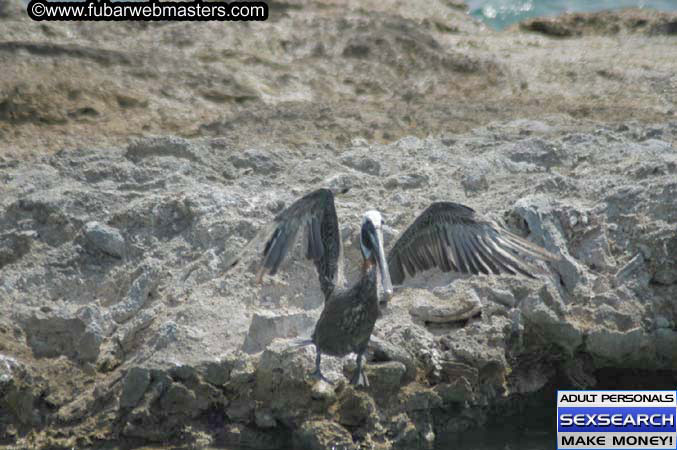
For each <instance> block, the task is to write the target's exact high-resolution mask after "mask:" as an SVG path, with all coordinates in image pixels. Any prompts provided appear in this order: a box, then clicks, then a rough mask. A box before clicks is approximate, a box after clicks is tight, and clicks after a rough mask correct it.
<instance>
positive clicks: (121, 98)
mask: <svg viewBox="0 0 677 450" xmlns="http://www.w3.org/2000/svg"><path fill="white" fill-rule="evenodd" d="M458 3H459V2H456V1H426V2H418V3H412V2H408V3H407V2H395V1H386V2H383V1H375V0H374V1H372V0H368V1H359V2H358V1H355V2H352V1H350V2H338V3H337V2H332V1H323V2H319V3H309V2H305V1H300V0H289V1H285V2H270V7H271V14H270V18H269V20H268V21H266V22H257V23H244V22H230V23H227V24H224V23H217V22H209V23H203V24H202V25H201V26H200V27H196V26H194V24H190V23H179V22H176V23H155V22H148V23H141V22H129V23H123V22H116V23H114V24H113V23H104V22H87V23H74V22H44V23H41V24H40V26H36V23H34V22H31V21H29V19H27V17H26V16H25V13H24V12H23V10H22V8H23V7H22V2H20V1H16V0H12V1H8V2H3V3H0V28H2V29H3V31H4V32H3V33H2V36H0V66H1V67H2V70H0V445H8V446H14V447H17V448H25V447H45V448H84V447H88V446H92V447H96V446H99V445H113V446H139V445H151V446H163V445H186V446H191V447H197V448H201V447H227V448H232V447H238V446H244V447H247V446H248V447H254V448H261V449H274V448H279V447H280V446H287V447H294V448H309V449H314V448H327V447H332V446H333V447H335V448H359V447H361V448H383V449H385V448H401V449H408V448H433V447H434V446H436V445H437V446H454V445H455V446H456V447H458V448H472V447H478V446H483V445H484V443H486V442H493V441H491V439H492V438H494V434H493V433H492V434H491V435H488V434H487V433H486V432H485V431H483V430H482V426H483V425H486V424H488V423H492V421H495V419H496V418H497V417H500V421H501V423H515V424H516V426H515V427H514V428H516V429H520V430H524V429H530V427H533V426H535V425H534V424H542V428H541V429H539V430H538V431H539V433H533V435H534V436H546V438H544V441H543V442H537V443H535V444H534V445H532V447H533V448H547V447H549V446H551V445H552V439H551V437H550V436H548V435H547V433H548V432H552V420H551V418H552V413H553V408H552V404H553V403H552V399H553V398H554V394H553V391H554V389H555V388H563V387H570V388H587V387H596V388H604V387H608V388H615V387H626V388H627V387H628V386H632V387H633V388H639V387H648V388H657V387H665V388H674V386H675V383H677V380H675V378H674V373H673V372H672V371H671V369H673V368H674V367H675V364H677V352H676V351H675V348H677V347H676V345H675V344H677V326H676V325H675V324H676V323H677V318H676V316H675V314H676V311H677V309H676V308H675V305H674V303H675V302H674V299H675V298H677V260H676V259H675V257H674V255H675V254H676V252H677V238H676V236H677V232H676V231H677V230H676V229H675V223H677V217H676V214H677V213H676V211H677V204H676V201H677V200H676V199H677V184H676V181H675V180H676V179H677V176H676V173H677V156H676V155H677V152H676V151H675V146H676V144H677V121H676V118H675V117H676V116H675V111H676V110H677V109H676V107H675V102H676V101H677V92H676V91H675V86H676V84H675V73H677V67H676V64H677V62H676V60H675V58H674V56H673V55H674V40H673V38H672V34H674V30H673V28H674V27H673V25H672V24H673V22H674V20H675V18H674V14H672V15H670V14H654V13H648V12H637V11H629V12H623V13H600V14H593V15H570V16H564V17H560V18H557V19H552V20H550V19H547V20H542V19H538V20H534V21H531V22H527V23H525V24H523V25H522V26H521V28H522V29H519V27H515V28H514V29H512V30H509V31H506V32H502V33H498V32H493V31H490V30H487V29H486V28H484V27H483V26H482V25H481V24H479V23H476V22H474V21H473V20H472V19H469V18H468V17H467V16H466V15H465V13H464V11H463V8H462V7H459V4H458ZM539 21H540V22H539ZM539 23H540V25H539ZM534 31H537V32H538V33H534ZM630 35H632V36H630ZM556 36H559V37H567V36H571V37H575V38H576V39H575V40H573V39H561V38H554V37H556ZM609 36H613V38H610V37H609ZM151 41H152V42H153V45H152V46H149V45H146V44H145V43H146V42H151ZM583 47H584V48H585V49H586V58H585V60H584V62H582V60H581V56H580V49H581V48H583ZM619 54H622V55H623V58H620V59H619V58H618V55H619ZM320 186H325V187H332V188H335V189H336V190H337V191H347V192H345V193H344V194H342V195H340V196H339V197H338V199H337V209H338V213H339V216H340V218H341V226H340V232H341V236H342V238H343V241H344V250H345V252H344V253H345V259H346V264H347V265H346V271H345V275H346V277H347V278H348V279H353V278H354V277H355V275H356V274H355V272H356V271H355V268H356V267H357V264H358V263H359V260H360V251H359V239H358V230H359V217H360V214H361V212H363V211H365V210H367V209H371V208H377V209H379V210H381V211H382V213H383V216H384V219H385V223H386V225H385V226H384V239H385V241H386V246H388V245H392V243H393V242H394V240H395V239H396V238H397V236H398V234H399V233H400V232H402V231H403V230H404V228H405V227H406V226H407V225H408V224H409V223H410V222H411V220H412V219H414V217H415V216H416V215H417V214H418V213H419V212H420V211H422V210H423V209H424V208H425V207H426V206H427V205H428V204H429V203H430V202H432V201H439V200H451V201H456V202H461V203H464V204H467V205H468V206H471V207H472V208H474V209H476V210H477V211H478V212H480V213H483V214H486V215H488V216H489V217H490V218H491V219H493V220H497V221H500V222H503V223H505V225H506V226H507V227H508V228H510V229H511V230H512V231H513V232H515V233H517V234H519V235H521V236H524V237H526V238H527V239H530V240H532V241H534V242H536V243H538V244H540V245H543V246H545V247H546V248H547V249H548V250H550V251H551V252H553V253H555V254H557V255H559V256H560V257H561V258H560V260H559V261H556V262H553V263H548V264H545V265H542V270H543V275H541V276H539V277H538V278H537V279H536V280H527V279H523V278H511V277H498V278H489V277H475V278H473V277H462V276H456V275H451V274H438V273H423V274H420V275H419V276H417V277H416V278H415V279H413V280H409V281H408V282H407V284H406V285H405V286H403V287H401V288H398V290H397V291H396V293H395V296H394V298H393V299H392V301H390V302H389V304H388V305H387V307H384V308H383V309H382V311H381V317H380V318H379V320H378V322H377V325H376V329H375V332H374V334H373V336H372V339H371V342H370V345H369V349H368V352H367V363H366V369H365V370H366V373H367V375H368V377H369V380H370V382H371V385H370V387H369V389H367V390H356V389H353V388H352V387H351V386H348V385H347V379H349V377H350V375H351V374H352V373H353V371H354V370H355V360H354V356H352V355H350V356H347V357H346V358H333V357H329V356H326V357H323V360H322V364H323V373H324V374H325V375H326V376H327V377H328V378H329V379H330V380H331V381H332V382H333V383H334V384H333V385H330V384H328V383H325V382H316V380H314V379H313V378H311V377H310V376H309V374H310V372H311V371H312V370H313V368H314V357H315V355H314V351H313V348H312V346H307V345H306V346H303V345H301V346H299V344H303V341H304V339H307V338H308V337H309V335H310V333H311V331H312V328H313V325H314V323H315V320H316V319H317V317H318V315H319V313H320V310H321V307H322V305H323V301H324V300H323V297H322V293H321V291H320V289H319V287H318V286H317V277H316V275H315V274H314V272H313V271H314V269H313V267H312V266H311V265H310V264H307V262H306V261H305V259H304V258H302V257H300V253H299V252H300V251H301V249H300V248H297V249H296V250H294V252H296V253H295V256H296V257H292V258H291V260H290V261H289V262H287V263H285V264H284V265H283V267H281V269H280V271H279V273H278V274H277V275H276V276H274V277H266V280H265V282H264V283H263V284H261V285H257V284H256V283H255V282H254V275H253V271H252V269H253V267H252V264H253V261H254V255H255V253H256V249H252V250H251V251H250V253H247V254H245V258H244V260H243V264H240V265H238V266H237V268H235V269H233V270H231V271H229V272H227V273H226V272H225V269H226V262H227V261H228V260H230V258H231V257H233V256H234V255H236V254H237V253H238V252H239V251H240V250H241V249H242V247H243V246H244V245H245V244H246V243H247V242H248V241H249V240H250V239H252V238H253V237H255V236H256V235H257V233H258V231H259V230H260V229H261V228H262V227H263V225H264V224H265V223H267V222H268V221H269V220H271V219H272V218H273V217H274V216H275V214H277V213H279V212H280V211H281V210H282V209H283V208H284V207H285V206H288V205H290V204H291V202H293V201H294V200H295V199H296V198H298V197H299V196H300V195H302V194H304V193H305V192H308V191H310V190H312V189H315V188H317V187H320ZM348 188H349V189H348ZM524 411H526V412H527V414H523V412H524ZM516 413H519V414H516ZM522 417H525V418H522ZM477 430H480V431H477ZM543 430H545V431H546V434H543V433H542V431H543ZM496 435H498V436H497V437H495V440H497V441H500V442H499V443H497V444H496V445H495V448H501V449H502V448H504V447H505V445H506V442H508V443H510V442H512V441H511V439H513V440H514V441H515V442H518V441H519V445H520V446H524V445H523V444H524V436H522V435H520V436H507V437H506V439H504V440H501V439H499V438H502V437H503V436H502V435H500V434H499V433H496ZM473 436H475V437H473ZM477 436H479V437H477ZM473 439H478V443H477V445H473V444H472V442H474V441H473ZM510 445H512V444H510Z"/></svg>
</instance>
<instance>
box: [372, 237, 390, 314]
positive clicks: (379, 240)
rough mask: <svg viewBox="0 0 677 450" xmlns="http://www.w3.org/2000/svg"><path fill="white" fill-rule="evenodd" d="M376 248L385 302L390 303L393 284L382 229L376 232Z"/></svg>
mask: <svg viewBox="0 0 677 450" xmlns="http://www.w3.org/2000/svg"><path fill="white" fill-rule="evenodd" d="M376 248H377V251H376V264H378V268H379V269H380V270H381V284H382V285H383V291H384V292H385V297H386V298H385V300H386V301H388V300H390V298H391V297H392V296H393V283H392V282H391V281H390V271H389V270H388V262H387V261H386V256H385V252H384V251H383V233H382V232H381V230H380V229H378V230H376Z"/></svg>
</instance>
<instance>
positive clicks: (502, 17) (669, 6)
mask: <svg viewBox="0 0 677 450" xmlns="http://www.w3.org/2000/svg"><path fill="white" fill-rule="evenodd" d="M465 2H466V3H467V4H468V6H469V8H470V14H471V15H473V16H474V17H477V18H478V19H480V20H482V21H483V22H485V23H486V24H488V25H489V26H491V27H493V28H495V29H498V30H500V29H503V28H505V27H507V26H508V25H512V24H513V23H515V22H519V21H520V20H524V19H528V18H530V17H538V16H556V15H557V14H560V13H563V12H590V11H601V10H604V9H620V8H652V9H657V10H662V11H677V0H465Z"/></svg>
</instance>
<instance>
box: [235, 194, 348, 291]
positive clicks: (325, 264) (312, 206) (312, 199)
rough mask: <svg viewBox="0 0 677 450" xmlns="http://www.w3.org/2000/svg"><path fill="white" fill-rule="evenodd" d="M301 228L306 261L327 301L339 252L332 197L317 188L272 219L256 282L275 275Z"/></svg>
mask: <svg viewBox="0 0 677 450" xmlns="http://www.w3.org/2000/svg"><path fill="white" fill-rule="evenodd" d="M301 228H305V240H306V242H307V249H306V258H307V259H312V260H313V263H314V264H315V267H316V268H317V273H318V276H319V279H320V287H321V288H322V292H324V295H325V298H327V296H328V295H329V294H331V292H332V291H333V290H334V286H335V284H336V277H337V272H338V263H339V255H340V251H341V243H340V240H339V230H338V219H337V217H336V208H335V206H334V194H333V193H332V192H331V191H330V190H328V189H318V190H316V191H314V192H311V193H310V194H307V195H306V196H304V197H302V198H300V199H298V200H297V201H295V202H294V203H293V204H292V205H291V206H289V207H288V208H287V209H285V210H284V211H282V212H281V213H280V214H278V216H277V217H275V220H274V221H273V223H272V225H271V226H269V227H268V228H267V229H266V231H267V233H270V230H271V229H272V234H270V235H266V236H265V238H266V239H267V240H266V244H265V247H264V248H263V258H262V261H261V266H260V267H259V270H258V273H257V277H256V279H257V282H260V281H261V280H262V278H263V275H264V274H265V273H266V272H267V273H269V274H270V275H274V274H275V273H276V272H277V269H278V268H279V267H280V264H281V263H282V261H283V260H284V258H285V256H286V255H287V253H288V252H289V249H290V248H293V246H294V243H295V242H296V237H297V235H298V232H299V230H300V229H301ZM260 237H261V236H260V235H259V236H257V237H256V238H254V240H258V239H260ZM252 243H256V242H252ZM247 247H249V246H247ZM238 259H239V258H235V261H234V262H233V263H231V264H229V266H230V267H232V266H233V265H235V264H237V262H238Z"/></svg>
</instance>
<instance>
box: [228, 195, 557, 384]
mask: <svg viewBox="0 0 677 450" xmlns="http://www.w3.org/2000/svg"><path fill="white" fill-rule="evenodd" d="M382 224H383V221H382V219H381V214H380V213H379V212H378V211H368V212H366V213H365V214H364V216H363V220H362V229H361V233H360V249H361V251H362V257H363V259H364V262H363V264H362V276H361V278H360V279H359V280H358V281H357V283H356V284H355V285H354V286H352V287H349V288H341V287H338V288H337V281H338V278H339V267H340V262H341V261H340V259H341V253H342V252H341V240H340V235H339V231H338V219H337V217H336V208H335V206H334V194H333V192H332V191H330V190H328V189H318V190H316V191H314V192H311V193H310V194H308V195H306V196H304V197H302V198H301V199H299V200H297V201H296V202H294V203H293V204H292V205H291V206H289V207H288V208H287V209H285V210H284V211H283V212H282V213H280V214H279V215H278V216H277V217H276V218H275V220H274V221H273V223H272V224H271V226H270V227H267V228H266V229H265V230H264V233H266V235H268V236H270V237H269V238H268V239H267V241H266V244H265V247H264V249H263V260H262V263H261V266H260V268H259V270H258V274H257V281H259V282H260V281H261V280H262V277H263V275H264V274H265V273H266V272H268V273H269V274H275V273H276V272H277V270H278V268H279V267H280V263H281V262H282V261H283V259H284V257H285V255H286V254H287V252H288V251H289V249H290V248H291V247H292V246H293V245H294V242H295V240H296V237H297V235H298V231H299V229H300V228H301V227H305V229H306V231H305V239H306V243H307V246H306V258H307V259H311V260H312V261H313V262H314V264H315V267H316V268H317V272H318V276H319V281H320V286H321V288H322V291H323V292H324V295H325V304H324V309H323V310H322V313H321V315H320V318H319V320H318V321H317V324H316V325H315V330H314V331H313V334H312V338H311V340H310V341H307V343H312V344H314V345H315V350H316V358H315V372H313V375H314V376H315V377H317V378H321V379H324V377H323V376H322V372H321V370H320V361H321V354H322V353H324V354H329V355H334V356H344V355H347V354H348V353H356V354H357V370H356V371H355V375H354V376H353V378H352V380H351V383H352V384H355V385H365V386H368V380H367V377H366V375H365V374H364V370H363V365H362V359H363V355H364V353H365V351H366V349H367V344H368V343H369V338H370V336H371V333H372V331H373V329H374V324H375V323H376V319H377V317H378V313H379V297H378V292H377V283H378V281H377V277H379V276H380V279H381V284H382V287H383V291H384V293H385V299H386V300H387V299H389V298H390V296H391V295H392V292H393V288H392V284H391V280H392V282H394V283H396V284H401V283H402V282H403V281H404V279H405V278H406V276H407V275H408V276H413V275H415V274H416V273H417V272H419V271H423V270H428V269H431V268H433V267H437V268H439V269H440V270H442V271H443V272H450V271H455V272H461V273H472V274H479V273H483V274H501V273H506V274H511V275H516V274H518V273H519V274H522V275H525V276H528V277H532V278H533V277H534V274H535V273H538V272H539V269H538V268H537V267H535V266H533V265H531V264H529V263H528V262H527V261H525V260H524V259H523V258H522V256H524V255H527V256H530V257H534V258H538V259H543V260H554V259H556V257H555V256H554V255H552V254H551V253H549V252H548V251H546V250H545V249H543V248H541V247H539V246H537V245H535V244H532V243H531V242H528V241H526V240H525V239H523V238H521V237H519V236H517V235H515V234H513V233H510V232H509V231H507V230H505V229H503V228H501V227H500V226H498V225H497V224H496V223H493V222H489V221H485V220H482V219H481V218H479V217H478V216H477V215H476V214H475V212H474V211H473V210H472V209H470V208H468V207H466V206H463V205H460V204H458V203H450V202H436V203H433V204H431V205H430V206H429V207H428V208H427V209H426V210H425V211H423V213H422V214H421V215H420V216H418V218H416V220H415V221H414V222H413V223H412V224H411V225H410V226H409V227H408V228H407V229H406V231H405V232H404V233H403V234H402V236H401V237H400V238H399V239H398V240H397V242H395V245H394V246H393V247H392V250H390V252H389V254H388V257H387V258H386V257H385V253H384V250H383V247H384V246H383V233H382V230H381V227H382ZM271 231H272V234H270V233H271ZM256 240H257V239H256V238H255V239H254V241H256ZM254 241H252V243H255V242H254ZM250 244H251V243H250ZM240 254H241V253H240ZM238 259H239V256H238V257H236V258H234V261H235V262H234V263H229V264H228V265H227V266H228V267H229V268H230V267H232V266H233V265H235V264H237V261H238ZM377 267H378V269H379V272H378V274H377V270H376V268H377Z"/></svg>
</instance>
